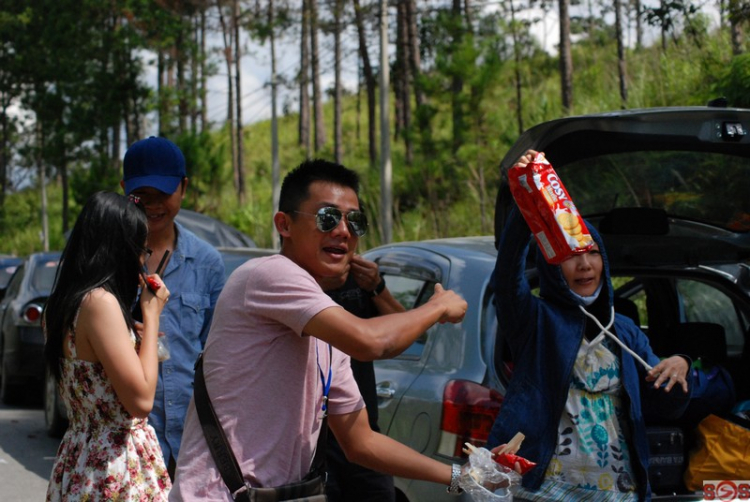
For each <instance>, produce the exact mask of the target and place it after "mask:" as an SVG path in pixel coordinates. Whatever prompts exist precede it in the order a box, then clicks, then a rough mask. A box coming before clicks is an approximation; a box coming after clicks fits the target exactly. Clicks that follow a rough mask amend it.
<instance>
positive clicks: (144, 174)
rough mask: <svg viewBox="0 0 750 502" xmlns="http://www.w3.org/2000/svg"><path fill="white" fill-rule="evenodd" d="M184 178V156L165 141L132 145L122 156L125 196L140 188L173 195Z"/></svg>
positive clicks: (138, 142) (154, 137)
mask: <svg viewBox="0 0 750 502" xmlns="http://www.w3.org/2000/svg"><path fill="white" fill-rule="evenodd" d="M185 176H186V173H185V156H184V155H182V152H181V151H180V149H179V148H178V147H177V145H175V144H174V143H172V142H171V141H169V140H168V139H166V138H157V137H156V136H151V137H150V138H147V139H142V140H140V141H136V142H135V143H133V144H132V145H130V148H128V151H127V152H125V159H124V160H123V177H122V179H123V181H124V182H125V193H126V194H130V193H131V192H133V190H136V189H138V188H141V187H153V188H156V189H157V190H159V191H161V192H164V193H166V194H173V193H174V192H175V190H177V187H178V186H180V182H181V181H182V179H183V178H184V177H185Z"/></svg>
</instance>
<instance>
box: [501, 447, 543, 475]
mask: <svg viewBox="0 0 750 502" xmlns="http://www.w3.org/2000/svg"><path fill="white" fill-rule="evenodd" d="M494 458H495V462H497V463H498V464H500V465H504V466H505V467H507V468H509V469H513V470H515V468H516V462H518V466H519V467H520V468H521V475H522V476H523V475H524V474H526V473H527V472H529V471H530V470H531V469H533V468H534V467H535V466H536V462H532V461H530V460H526V459H525V458H523V457H519V456H518V455H514V454H513V453H502V454H500V455H495V457H494Z"/></svg>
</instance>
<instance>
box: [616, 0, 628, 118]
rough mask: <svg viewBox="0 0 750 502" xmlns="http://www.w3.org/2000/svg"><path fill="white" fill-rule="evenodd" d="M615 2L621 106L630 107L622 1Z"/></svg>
mask: <svg viewBox="0 0 750 502" xmlns="http://www.w3.org/2000/svg"><path fill="white" fill-rule="evenodd" d="M614 2H615V5H614V7H615V36H616V37H617V75H618V77H619V78H620V106H621V107H622V109H623V110H624V109H626V108H627V107H628V84H627V81H626V67H625V43H624V41H623V39H622V38H623V35H622V5H621V3H620V0H614Z"/></svg>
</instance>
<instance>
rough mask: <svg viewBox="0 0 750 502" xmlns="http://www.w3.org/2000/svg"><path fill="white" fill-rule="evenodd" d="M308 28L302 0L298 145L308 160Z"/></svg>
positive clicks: (307, 9) (305, 3) (307, 8)
mask: <svg viewBox="0 0 750 502" xmlns="http://www.w3.org/2000/svg"><path fill="white" fill-rule="evenodd" d="M309 28H310V6H309V0H302V33H301V34H300V51H299V54H300V56H299V59H300V63H299V127H298V133H299V138H298V144H299V145H300V146H304V147H305V156H306V158H308V159H309V158H310V154H311V150H310V89H309V87H310V67H309V64H310V53H309V50H308V48H309V45H308V37H309Z"/></svg>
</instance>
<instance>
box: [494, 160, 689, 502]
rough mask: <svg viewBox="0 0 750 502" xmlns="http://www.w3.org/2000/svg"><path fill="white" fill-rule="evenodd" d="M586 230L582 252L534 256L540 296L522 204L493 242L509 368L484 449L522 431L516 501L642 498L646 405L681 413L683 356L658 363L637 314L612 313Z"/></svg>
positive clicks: (600, 261)
mask: <svg viewBox="0 0 750 502" xmlns="http://www.w3.org/2000/svg"><path fill="white" fill-rule="evenodd" d="M534 154H536V152H534V151H532V150H529V151H528V152H526V154H524V155H523V156H521V158H520V159H519V160H518V162H517V164H516V165H521V166H524V165H526V164H528V163H529V162H530V161H531V159H532V157H533V155H534ZM588 228H589V231H590V233H591V235H592V237H593V238H594V241H595V243H596V244H595V245H594V246H593V248H592V249H591V250H590V251H589V252H588V253H585V254H581V255H576V256H574V257H572V258H570V259H568V260H566V261H565V262H563V263H562V264H560V265H550V264H549V263H547V262H546V261H545V260H544V259H543V257H542V253H541V252H538V253H537V254H536V255H537V270H538V272H539V285H540V292H539V297H536V296H534V295H532V293H531V288H530V286H529V283H528V281H527V280H526V276H525V273H524V270H525V263H526V256H527V254H528V252H529V247H530V245H531V242H532V241H531V232H530V230H529V227H528V225H527V224H526V222H525V221H524V220H523V218H522V217H521V214H520V212H519V210H518V208H514V209H513V210H512V211H511V213H510V215H509V217H508V220H507V222H506V226H505V229H504V230H503V233H502V237H501V239H500V245H499V249H498V258H497V263H496V266H495V271H494V273H493V283H494V288H495V292H496V296H495V299H496V303H497V315H498V320H499V327H498V337H499V338H500V339H503V340H505V341H507V343H508V346H509V349H510V354H511V357H512V360H513V363H514V369H513V376H512V379H511V381H510V384H509V386H508V390H507V393H506V395H505V399H504V402H503V406H502V408H501V410H500V413H499V414H498V417H497V419H496V421H495V424H494V426H493V428H492V431H491V432H490V437H489V441H488V447H490V448H492V447H496V446H497V445H500V444H502V443H507V442H509V441H510V439H511V438H512V437H513V436H514V435H515V433H516V432H519V431H520V432H522V433H524V434H525V436H526V439H525V440H524V442H523V444H522V446H521V449H520V450H519V451H518V454H519V455H521V456H523V457H525V458H528V459H529V460H532V461H534V462H537V464H538V465H537V466H536V467H535V468H534V469H533V470H532V471H531V472H529V473H528V474H526V475H525V476H524V478H523V485H522V488H521V489H520V491H519V493H517V494H516V500H535V501H538V500H544V501H553V500H554V501H558V500H582V499H585V500H596V501H605V500H606V501H610V500H612V501H621V500H650V497H651V490H650V486H649V483H648V476H647V467H648V442H647V437H646V428H645V424H644V421H643V412H642V409H643V408H645V407H648V409H649V411H650V412H653V413H654V414H655V415H660V416H662V417H664V418H665V419H672V418H677V417H678V416H679V415H680V414H682V412H683V411H684V409H685V407H686V406H687V404H688V401H689V399H690V392H689V388H690V385H689V382H688V378H689V374H688V373H689V372H688V369H689V367H690V359H689V358H686V357H683V356H672V357H669V358H666V359H664V360H661V361H660V360H659V358H658V357H657V356H656V355H654V353H653V351H652V350H651V348H650V346H649V342H648V338H647V337H646V335H645V334H644V333H643V332H642V331H641V330H640V329H639V328H638V327H637V326H636V325H635V324H634V323H633V321H632V320H630V319H629V318H627V317H625V316H623V315H620V314H615V312H614V308H613V289H612V283H611V280H610V274H609V264H608V262H607V255H606V253H605V250H604V244H603V242H602V239H601V236H600V235H599V234H598V233H597V232H596V230H595V229H594V228H593V227H591V226H589V227H588ZM534 245H535V244H534ZM615 338H616V339H615ZM618 340H619V342H618ZM647 366H648V367H649V368H651V369H647Z"/></svg>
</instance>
